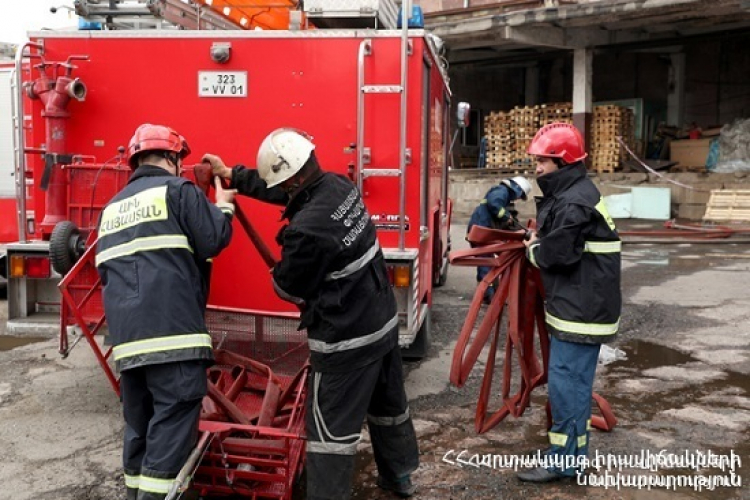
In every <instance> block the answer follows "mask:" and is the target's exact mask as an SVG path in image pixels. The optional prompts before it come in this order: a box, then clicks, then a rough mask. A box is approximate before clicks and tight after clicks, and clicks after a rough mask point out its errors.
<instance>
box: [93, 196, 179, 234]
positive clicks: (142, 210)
mask: <svg viewBox="0 0 750 500" xmlns="http://www.w3.org/2000/svg"><path fill="white" fill-rule="evenodd" d="M168 216H169V215H168V212H167V186H157V187H155V188H151V189H146V190H144V191H141V192H140V193H136V194H134V195H133V196H130V197H128V198H125V199H124V200H120V201H116V202H114V203H112V204H110V205H108V206H107V207H106V208H105V209H104V211H103V212H102V219H101V221H100V222H99V236H107V235H108V234H114V233H116V232H118V231H122V230H123V229H127V228H129V227H133V226H135V225H138V224H142V223H144V222H152V221H157V220H166V219H167V217H168Z"/></svg>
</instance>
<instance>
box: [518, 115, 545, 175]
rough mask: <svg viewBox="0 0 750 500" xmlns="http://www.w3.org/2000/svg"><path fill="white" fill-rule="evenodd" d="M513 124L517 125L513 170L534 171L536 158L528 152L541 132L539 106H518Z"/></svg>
mask: <svg viewBox="0 0 750 500" xmlns="http://www.w3.org/2000/svg"><path fill="white" fill-rule="evenodd" d="M513 122H514V125H515V152H516V154H515V156H514V158H513V168H515V169H517V170H519V171H523V170H533V168H534V158H533V157H532V156H530V155H529V154H528V153H527V152H526V150H527V149H529V144H531V140H532V139H533V138H534V135H535V134H536V132H537V130H539V106H524V107H523V108H522V107H520V106H516V107H515V108H513Z"/></svg>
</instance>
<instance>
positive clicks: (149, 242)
mask: <svg viewBox="0 0 750 500" xmlns="http://www.w3.org/2000/svg"><path fill="white" fill-rule="evenodd" d="M173 248H182V249H185V250H187V251H188V252H191V253H192V252H193V249H192V248H191V247H190V243H189V242H188V239H187V236H185V235H184V234H167V235H162V236H144V237H143V238H136V239H134V240H132V241H129V242H127V243H123V244H122V245H116V246H113V247H112V248H108V249H106V250H103V251H101V252H98V253H97V254H96V266H97V267H99V266H100V265H102V264H104V263H105V262H107V261H108V260H112V259H117V258H119V257H125V256H126V255H133V254H135V253H139V252H150V251H152V250H166V249H173Z"/></svg>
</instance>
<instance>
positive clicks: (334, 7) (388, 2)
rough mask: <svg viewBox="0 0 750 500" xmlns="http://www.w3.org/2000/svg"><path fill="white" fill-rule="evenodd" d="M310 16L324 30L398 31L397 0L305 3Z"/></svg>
mask: <svg viewBox="0 0 750 500" xmlns="http://www.w3.org/2000/svg"><path fill="white" fill-rule="evenodd" d="M304 9H305V13H306V14H307V17H308V18H309V19H310V20H311V21H312V22H313V24H315V26H317V27H320V28H340V29H345V28H383V29H396V23H397V19H398V7H397V6H396V2H395V1H394V0H305V3H304Z"/></svg>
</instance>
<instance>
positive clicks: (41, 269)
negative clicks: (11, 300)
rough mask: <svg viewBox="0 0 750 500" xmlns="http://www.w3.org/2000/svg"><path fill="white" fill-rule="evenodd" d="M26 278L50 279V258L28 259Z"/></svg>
mask: <svg viewBox="0 0 750 500" xmlns="http://www.w3.org/2000/svg"><path fill="white" fill-rule="evenodd" d="M26 276H28V277H29V278H49V276H50V265H49V258H48V257H26Z"/></svg>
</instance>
